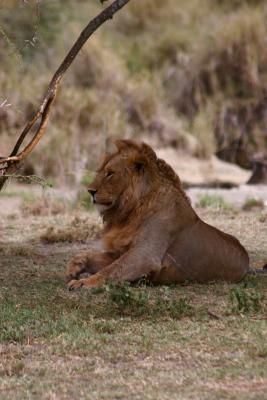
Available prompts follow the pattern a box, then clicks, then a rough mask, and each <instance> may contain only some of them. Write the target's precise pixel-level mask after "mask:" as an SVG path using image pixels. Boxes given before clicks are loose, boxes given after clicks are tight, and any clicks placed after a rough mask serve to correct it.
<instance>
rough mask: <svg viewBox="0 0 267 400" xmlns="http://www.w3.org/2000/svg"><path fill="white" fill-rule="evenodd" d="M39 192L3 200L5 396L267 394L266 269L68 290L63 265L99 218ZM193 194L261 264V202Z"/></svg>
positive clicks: (0, 350) (0, 308)
mask: <svg viewBox="0 0 267 400" xmlns="http://www.w3.org/2000/svg"><path fill="white" fill-rule="evenodd" d="M38 193H39V191H38V190H35V189H32V188H31V187H21V186H9V187H8V188H7V189H6V191H4V192H2V193H1V197H0V210H1V211H0V216H1V220H0V399H140V400H141V399H200V398H202V399H208V400H211V399H218V398H219V399H238V400H240V399H241V400H242V399H259V398H260V399H267V369H266V361H267V344H266V335H267V290H266V289H267V279H266V278H265V277H256V278H255V277H250V278H247V279H246V280H245V281H244V282H242V283H240V284H238V285H227V284H222V283H221V284H218V283H216V284H215V283H214V284H210V285H193V284H187V285H183V286H177V287H171V288H167V287H160V288H159V287H157V288H155V287H149V286H147V285H145V284H140V285H139V286H135V287H129V286H122V287H110V286H107V287H105V288H104V289H103V290H102V291H86V290H84V291H80V292H75V293H72V292H68V290H67V288H66V285H65V282H64V268H65V265H66V262H67V260H68V259H69V257H70V256H71V255H72V254H74V253H75V252H77V251H80V250H82V249H86V248H88V247H90V246H93V245H94V241H93V239H94V238H95V237H97V235H98V232H99V229H100V226H101V225H100V219H99V217H98V215H97V214H96V213H95V212H94V211H93V210H87V211H86V210H84V209H82V208H79V207H77V206H76V205H75V204H74V203H73V197H72V194H69V195H68V196H69V197H68V199H66V196H62V191H61V192H58V193H57V196H56V197H57V200H55V195H54V193H55V192H53V195H51V194H49V193H46V194H44V195H41V197H40V196H39V194H38ZM189 194H190V191H189ZM190 195H191V194H190ZM194 195H195V196H196V198H195V200H194V203H196V204H198V203H200V204H199V206H198V208H197V212H198V213H199V215H201V216H202V217H203V218H204V220H205V221H207V222H209V223H212V224H214V225H216V226H217V227H219V228H221V229H223V230H225V231H226V232H229V233H232V234H234V235H236V236H237V237H238V238H239V239H240V241H241V242H242V243H243V245H244V246H245V247H246V248H247V249H248V251H249V254H250V257H251V264H252V265H253V266H254V267H260V266H262V265H263V263H266V262H267V210H266V207H265V206H264V204H262V203H261V204H260V205H259V204H258V203H256V206H255V207H254V205H252V208H249V210H248V211H244V210H242V201H243V200H242V201H240V203H239V204H240V205H237V206H234V204H233V203H232V204H229V203H228V200H227V201H225V200H224V199H223V197H222V199H223V200H220V201H219V202H218V201H217V200H218V196H222V192H216V193H215V195H216V196H217V197H214V196H215V195H214V193H213V194H212V195H210V194H209V195H207V193H206V192H205V193H202V192H201V193H196V192H194ZM220 198H221V197H220Z"/></svg>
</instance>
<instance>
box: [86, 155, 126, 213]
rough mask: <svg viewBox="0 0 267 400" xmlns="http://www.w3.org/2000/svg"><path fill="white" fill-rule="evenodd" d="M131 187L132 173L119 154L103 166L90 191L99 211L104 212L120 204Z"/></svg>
mask: <svg viewBox="0 0 267 400" xmlns="http://www.w3.org/2000/svg"><path fill="white" fill-rule="evenodd" d="M130 185H131V173H130V170H129V168H128V166H127V160H126V159H125V158H123V157H122V156H121V155H120V154H117V155H115V156H114V157H112V158H111V159H110V160H108V161H107V162H106V163H105V162H104V163H103V164H102V166H101V168H100V169H99V170H98V171H97V174H96V176H95V179H94V181H93V182H92V183H91V185H90V187H89V188H88V191H89V193H90V194H91V195H92V198H93V202H94V204H95V205H96V206H97V208H98V209H99V211H100V212H104V211H106V210H109V209H111V208H112V207H114V206H116V205H117V204H118V202H119V199H120V197H121V195H122V194H123V193H124V192H125V190H126V189H127V188H128V187H129V186H130Z"/></svg>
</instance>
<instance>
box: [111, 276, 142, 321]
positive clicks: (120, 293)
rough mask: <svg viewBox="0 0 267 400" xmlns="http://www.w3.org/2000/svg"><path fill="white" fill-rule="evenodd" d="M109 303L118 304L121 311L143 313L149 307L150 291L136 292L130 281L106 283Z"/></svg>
mask: <svg viewBox="0 0 267 400" xmlns="http://www.w3.org/2000/svg"><path fill="white" fill-rule="evenodd" d="M105 289H106V292H107V294H108V298H107V302H108V304H112V305H114V304H115V305H116V306H117V308H118V309H119V310H120V311H125V310H128V311H131V312H136V313H137V314H143V313H144V311H145V310H146V309H147V305H148V301H149V293H148V292H147V291H138V292H136V291H135V290H134V289H133V288H131V286H130V284H129V283H128V282H124V283H119V284H114V283H113V282H110V283H109V284H107V285H106V288H105Z"/></svg>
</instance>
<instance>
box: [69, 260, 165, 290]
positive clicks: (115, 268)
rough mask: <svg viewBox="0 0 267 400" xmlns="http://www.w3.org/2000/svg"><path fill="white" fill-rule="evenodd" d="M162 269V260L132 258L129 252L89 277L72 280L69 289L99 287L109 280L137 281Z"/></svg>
mask: <svg viewBox="0 0 267 400" xmlns="http://www.w3.org/2000/svg"><path fill="white" fill-rule="evenodd" d="M160 269H161V265H160V262H159V263H156V262H153V260H152V259H147V260H145V259H144V260H142V261H141V262H140V260H138V259H136V260H135V259H134V258H133V259H132V257H131V255H130V256H129V255H128V254H127V253H125V254H124V255H122V256H121V257H120V258H118V259H117V260H116V261H114V262H113V263H112V264H110V265H108V266H107V267H104V268H103V269H101V270H100V271H99V272H98V273H96V274H95V275H92V276H90V277H89V278H85V279H80V280H72V281H71V282H70V283H69V289H79V288H81V287H87V288H91V287H99V286H101V285H103V284H104V283H105V282H107V281H115V282H124V281H129V282H131V281H135V280H136V279H139V278H142V277H143V276H147V275H150V274H151V273H154V272H157V271H158V270H160Z"/></svg>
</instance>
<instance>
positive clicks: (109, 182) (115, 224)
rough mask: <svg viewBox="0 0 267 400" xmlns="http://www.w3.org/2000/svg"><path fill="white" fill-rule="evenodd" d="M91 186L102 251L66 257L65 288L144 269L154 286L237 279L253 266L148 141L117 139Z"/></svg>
mask: <svg viewBox="0 0 267 400" xmlns="http://www.w3.org/2000/svg"><path fill="white" fill-rule="evenodd" d="M88 191H89V193H90V194H91V196H92V199H93V202H94V204H95V205H96V206H97V208H98V210H99V212H100V214H101V216H102V218H103V222H104V229H103V233H102V239H101V241H102V246H103V250H102V251H101V252H94V251H89V252H84V253H81V254H77V255H76V256H74V257H73V258H72V259H71V260H70V262H69V263H68V265H67V270H66V276H67V279H68V281H69V283H68V285H69V288H70V289H77V288H81V287H86V288H92V287H99V286H101V285H103V284H104V283H105V282H107V281H116V282H122V281H130V282H131V281H136V280H138V279H139V278H142V277H144V276H145V277H146V278H147V279H148V280H149V281H151V282H152V283H153V284H156V285H159V284H164V285H168V284H174V283H175V284H179V283H183V282H185V281H194V282H199V283H206V282H210V281H218V280H222V281H226V282H239V281H241V280H242V278H243V277H244V276H245V275H246V274H247V273H248V272H249V270H250V269H249V256H248V253H247V251H246V250H245V248H244V247H243V246H242V245H241V244H240V242H239V241H238V240H237V239H236V238H235V237H234V236H231V235H229V234H227V233H224V232H222V231H220V230H219V229H217V228H215V227H213V226H211V225H209V224H207V223H205V222H204V221H202V220H201V218H200V217H199V216H198V215H197V214H196V212H195V211H194V209H193V208H192V206H191V203H190V201H189V199H188V197H187V196H186V194H185V192H184V191H183V189H182V186H181V182H180V179H179V177H178V175H176V173H175V172H174V170H173V169H172V168H171V167H170V166H169V165H168V164H167V163H166V162H165V161H164V160H162V159H159V158H157V155H156V153H155V152H154V150H153V149H152V148H151V147H150V146H148V145H147V144H145V143H141V144H138V143H136V142H134V141H131V140H117V141H115V142H114V144H113V148H112V149H109V151H107V152H106V154H105V156H104V158H103V161H102V163H101V165H100V168H99V169H98V171H97V173H96V176H95V179H94V181H93V182H92V184H91V185H90V187H89V188H88ZM84 272H88V273H89V274H90V275H89V277H88V278H84V279H79V277H80V275H81V274H82V273H84Z"/></svg>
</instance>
